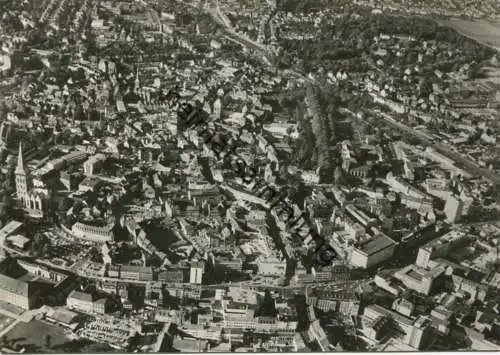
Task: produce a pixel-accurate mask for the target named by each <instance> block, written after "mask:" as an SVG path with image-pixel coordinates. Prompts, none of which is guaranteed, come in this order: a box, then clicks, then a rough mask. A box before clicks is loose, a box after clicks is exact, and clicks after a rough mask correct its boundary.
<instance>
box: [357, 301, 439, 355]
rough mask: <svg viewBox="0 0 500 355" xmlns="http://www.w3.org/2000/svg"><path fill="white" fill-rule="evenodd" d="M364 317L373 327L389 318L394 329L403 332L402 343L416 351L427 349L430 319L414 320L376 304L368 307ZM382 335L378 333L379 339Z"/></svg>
mask: <svg viewBox="0 0 500 355" xmlns="http://www.w3.org/2000/svg"><path fill="white" fill-rule="evenodd" d="M363 317H364V318H365V321H366V320H368V323H369V324H370V325H371V326H373V323H374V321H375V322H377V320H379V319H382V318H389V319H390V320H391V321H392V324H393V325H394V328H396V329H397V330H399V331H400V332H402V334H401V341H402V342H403V343H405V344H407V345H409V346H411V347H412V348H414V349H422V348H423V347H425V345H427V343H428V340H429V337H430V334H431V321H430V319H428V318H425V317H419V318H417V319H412V318H409V317H406V316H404V315H402V314H399V313H397V312H394V311H392V310H390V309H387V308H384V307H382V306H379V305H376V304H374V305H370V306H368V307H366V308H365V311H364V313H363ZM369 333H373V332H372V331H371V332H369ZM368 335H369V334H368ZM381 335H382V334H380V332H377V337H380V336H381Z"/></svg>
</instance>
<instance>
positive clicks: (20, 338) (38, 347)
mask: <svg viewBox="0 0 500 355" xmlns="http://www.w3.org/2000/svg"><path fill="white" fill-rule="evenodd" d="M47 334H48V335H50V337H51V346H52V347H53V346H57V345H61V344H64V343H66V342H68V341H69V338H68V337H67V336H66V335H65V334H64V331H63V329H61V328H58V327H56V326H52V325H49V324H46V323H44V322H42V321H38V320H34V321H31V322H29V323H22V322H21V323H18V324H16V326H15V327H14V328H12V329H11V330H10V331H9V332H8V333H7V334H6V336H7V339H9V340H11V341H15V342H16V343H17V344H19V345H21V346H24V347H25V348H26V350H27V351H28V352H50V351H51V350H50V349H49V348H47V347H46V346H45V335H47Z"/></svg>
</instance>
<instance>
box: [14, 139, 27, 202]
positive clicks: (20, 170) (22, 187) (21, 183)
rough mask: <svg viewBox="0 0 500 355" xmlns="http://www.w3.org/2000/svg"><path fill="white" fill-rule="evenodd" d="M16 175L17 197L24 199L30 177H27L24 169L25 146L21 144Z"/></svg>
mask: <svg viewBox="0 0 500 355" xmlns="http://www.w3.org/2000/svg"><path fill="white" fill-rule="evenodd" d="M15 175H16V192H17V196H18V197H20V198H22V197H23V196H24V195H25V194H26V193H27V192H28V177H27V176H26V169H25V167H24V159H23V145H22V143H21V142H19V152H18V155H17V166H16V170H15Z"/></svg>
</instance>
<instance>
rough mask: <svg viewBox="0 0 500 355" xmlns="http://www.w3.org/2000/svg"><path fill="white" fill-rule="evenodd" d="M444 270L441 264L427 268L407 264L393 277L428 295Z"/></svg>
mask: <svg viewBox="0 0 500 355" xmlns="http://www.w3.org/2000/svg"><path fill="white" fill-rule="evenodd" d="M445 271H446V268H445V267H444V266H442V265H437V266H436V267H433V268H431V269H429V270H428V269H424V268H421V267H419V266H417V265H408V266H406V267H404V268H402V269H401V270H399V271H397V272H396V273H395V274H394V277H395V278H396V279H398V280H400V281H401V282H402V283H403V284H404V285H405V286H406V287H408V288H409V289H412V290H415V291H417V292H420V293H423V294H426V295H428V294H429V293H430V292H431V291H432V289H433V288H434V286H435V285H436V283H437V281H438V279H439V277H440V276H441V275H443V274H444V272H445Z"/></svg>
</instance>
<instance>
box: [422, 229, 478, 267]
mask: <svg viewBox="0 0 500 355" xmlns="http://www.w3.org/2000/svg"><path fill="white" fill-rule="evenodd" d="M469 242H470V239H469V238H468V237H467V235H466V234H465V233H463V232H458V231H451V232H449V233H447V234H445V235H443V236H441V237H439V238H438V239H435V240H432V241H430V242H429V243H427V244H425V245H423V246H422V247H420V249H419V250H418V255H417V260H416V262H415V264H416V265H417V266H420V267H422V268H427V267H428V265H429V261H430V260H432V259H436V258H443V257H446V256H447V255H448V253H449V252H450V251H451V250H453V249H455V248H457V247H459V246H465V245H466V244H468V243H469Z"/></svg>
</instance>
